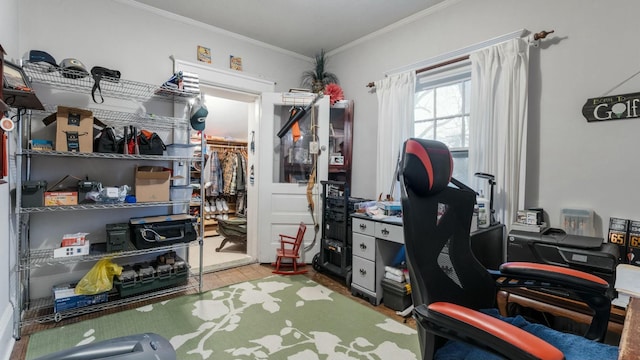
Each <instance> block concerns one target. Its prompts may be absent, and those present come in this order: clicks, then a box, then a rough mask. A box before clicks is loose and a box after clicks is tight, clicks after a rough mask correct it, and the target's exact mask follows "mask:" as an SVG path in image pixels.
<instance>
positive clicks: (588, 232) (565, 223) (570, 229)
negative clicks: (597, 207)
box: [560, 209, 596, 236]
mask: <svg viewBox="0 0 640 360" xmlns="http://www.w3.org/2000/svg"><path fill="white" fill-rule="evenodd" d="M560 226H561V227H562V229H564V231H565V232H566V233H567V234H572V235H584V236H596V234H595V233H596V231H595V227H594V221H593V210H585V209H562V211H561V212H560Z"/></svg>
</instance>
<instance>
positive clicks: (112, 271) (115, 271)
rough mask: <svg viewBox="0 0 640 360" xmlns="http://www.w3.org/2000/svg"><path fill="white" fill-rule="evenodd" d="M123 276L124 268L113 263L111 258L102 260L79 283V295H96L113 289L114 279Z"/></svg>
mask: <svg viewBox="0 0 640 360" xmlns="http://www.w3.org/2000/svg"><path fill="white" fill-rule="evenodd" d="M120 274H122V266H120V265H118V264H115V263H112V262H111V259H110V258H104V259H100V260H99V261H98V262H97V263H96V264H95V265H93V267H92V268H91V270H89V272H88V273H86V274H85V276H84V277H83V278H82V279H81V280H80V282H78V285H76V289H75V290H74V292H75V293H76V294H77V295H95V294H99V293H102V292H105V291H109V290H111V288H113V277H114V276H115V275H120Z"/></svg>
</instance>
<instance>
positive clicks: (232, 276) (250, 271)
mask: <svg viewBox="0 0 640 360" xmlns="http://www.w3.org/2000/svg"><path fill="white" fill-rule="evenodd" d="M307 269H308V270H309V272H308V273H307V274H306V276H307V277H309V278H310V279H311V280H313V281H315V282H317V283H319V284H322V285H324V286H326V287H327V288H329V289H331V290H333V291H335V292H337V293H340V294H343V295H345V296H348V297H350V298H351V299H353V300H354V301H357V302H359V303H361V304H362V305H364V306H368V307H370V308H372V309H374V310H376V311H378V312H380V313H382V314H384V315H387V316H389V317H391V318H393V319H396V320H397V321H399V322H405V321H406V325H408V326H410V327H412V328H414V329H415V328H416V324H415V321H414V320H413V319H412V318H407V319H405V318H403V317H401V316H399V315H396V313H395V311H394V310H391V309H389V308H387V307H386V306H384V305H382V304H381V305H379V306H373V305H371V304H370V303H369V302H368V301H367V300H364V299H361V298H359V297H354V296H352V295H351V291H350V290H349V289H348V288H347V286H346V285H345V283H344V279H343V278H340V277H335V276H332V275H330V274H323V273H318V272H316V271H314V270H313V269H312V267H311V266H307ZM272 270H273V267H272V266H270V265H266V264H251V265H244V266H240V267H236V268H232V269H227V270H221V271H216V272H211V273H207V274H204V275H203V277H202V283H203V285H202V288H203V291H207V290H212V289H216V288H220V287H224V286H227V285H232V284H236V283H239V282H243V281H249V280H256V279H261V278H263V277H266V276H269V275H272V273H271V271H272ZM179 295H181V294H176V295H173V296H179ZM160 300H162V299H154V300H152V301H150V302H157V301H160ZM140 305H141V303H136V304H135V305H130V306H127V307H122V308H119V309H109V310H105V311H102V312H99V313H94V314H89V315H84V316H78V317H74V318H69V319H65V320H62V321H60V322H58V323H50V324H37V325H34V326H30V327H28V328H25V329H23V331H22V337H21V338H20V340H17V341H16V343H15V345H14V347H13V352H12V353H11V360H23V359H25V356H26V353H27V345H28V343H29V334H32V333H35V332H37V331H41V330H45V329H49V328H54V327H59V326H63V325H69V324H73V323H76V322H79V321H89V320H91V319H94V318H97V317H100V316H103V315H106V314H110V313H114V312H118V311H123V310H127V309H130V308H134V307H138V306H140Z"/></svg>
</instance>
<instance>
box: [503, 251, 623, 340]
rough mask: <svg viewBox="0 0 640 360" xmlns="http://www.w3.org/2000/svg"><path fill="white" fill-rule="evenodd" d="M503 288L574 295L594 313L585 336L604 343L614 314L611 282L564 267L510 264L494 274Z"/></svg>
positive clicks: (525, 263)
mask: <svg viewBox="0 0 640 360" xmlns="http://www.w3.org/2000/svg"><path fill="white" fill-rule="evenodd" d="M491 273H492V275H493V276H494V277H495V276H498V277H500V278H499V279H498V278H497V280H496V283H497V285H498V286H500V287H528V288H548V289H553V288H556V289H565V290H567V291H570V292H573V293H574V294H575V295H577V296H578V297H579V298H580V299H582V301H584V302H585V303H586V304H587V305H588V306H589V307H590V308H591V310H593V312H594V314H593V320H592V321H591V325H590V326H589V329H588V330H587V332H586V333H585V335H584V337H586V338H587V339H591V340H596V341H600V342H602V341H604V338H605V336H606V334H607V327H608V324H609V317H610V315H611V298H610V296H609V287H610V285H609V283H608V282H606V281H605V280H604V279H602V278H600V277H598V276H595V275H592V274H589V273H586V272H583V271H579V270H574V269H569V268H565V267H561V266H554V265H546V264H538V263H529V262H509V263H504V264H502V265H500V271H499V272H493V271H491Z"/></svg>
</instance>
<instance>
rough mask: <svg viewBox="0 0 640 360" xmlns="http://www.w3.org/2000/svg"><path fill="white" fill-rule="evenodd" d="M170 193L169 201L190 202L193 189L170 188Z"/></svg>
mask: <svg viewBox="0 0 640 360" xmlns="http://www.w3.org/2000/svg"><path fill="white" fill-rule="evenodd" d="M170 192H171V194H170V196H169V198H170V199H171V201H191V195H192V194H193V188H192V187H191V186H172V187H171V190H170Z"/></svg>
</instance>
